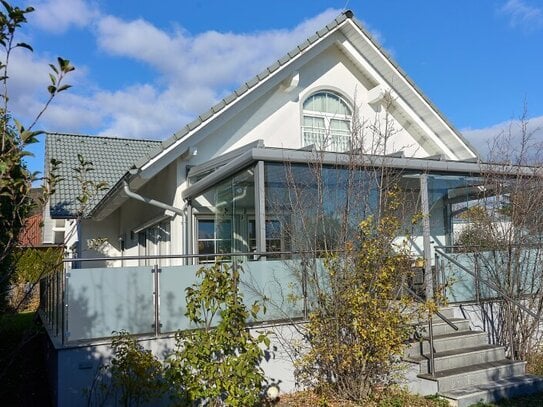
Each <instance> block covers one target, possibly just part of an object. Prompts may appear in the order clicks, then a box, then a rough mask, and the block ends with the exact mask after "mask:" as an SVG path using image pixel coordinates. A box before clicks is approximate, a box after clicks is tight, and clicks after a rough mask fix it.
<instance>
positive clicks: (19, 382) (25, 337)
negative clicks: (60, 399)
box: [0, 312, 50, 406]
mask: <svg viewBox="0 0 543 407" xmlns="http://www.w3.org/2000/svg"><path fill="white" fill-rule="evenodd" d="M35 317H36V314H35V313H34V312H24V313H19V314H9V315H5V316H3V317H2V324H0V371H1V372H2V374H1V375H0V377H2V385H1V386H0V400H2V405H5V406H49V405H50V397H49V393H48V384H47V375H46V368H45V360H44V353H45V351H44V348H43V347H44V343H45V341H44V339H45V338H44V335H45V334H44V332H43V331H42V330H41V328H40V327H39V325H38V324H37V323H36V319H35ZM4 373H6V374H4Z"/></svg>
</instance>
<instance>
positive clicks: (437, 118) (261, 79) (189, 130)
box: [90, 10, 478, 215]
mask: <svg viewBox="0 0 543 407" xmlns="http://www.w3.org/2000/svg"><path fill="white" fill-rule="evenodd" d="M351 23H352V24H351ZM344 27H345V28H344ZM338 30H343V31H342V33H343V34H344V36H345V38H346V39H348V40H350V41H353V43H356V46H357V47H358V52H359V53H361V54H364V52H367V53H368V55H366V54H364V57H365V58H366V60H365V61H364V64H366V65H367V67H369V68H368V69H370V70H374V71H376V72H377V73H382V72H384V73H383V75H381V76H382V78H383V80H384V81H385V82H387V84H388V85H389V86H390V88H391V89H394V90H395V91H396V94H397V95H398V96H399V97H400V98H401V100H402V103H404V102H405V103H404V104H405V106H407V107H408V108H410V109H411V110H413V111H415V112H421V121H420V122H421V123H422V125H423V126H425V127H427V128H429V129H430V132H431V133H433V134H435V135H436V137H437V138H438V139H439V142H441V141H442V140H441V139H442V138H443V139H447V143H448V145H447V146H446V148H448V149H449V150H450V151H451V152H452V153H453V154H454V155H455V156H456V157H457V159H460V160H472V159H474V158H478V154H477V151H476V150H475V148H473V147H472V146H471V145H470V144H469V142H468V141H467V140H466V139H465V138H464V137H463V136H462V134H461V133H460V132H459V131H458V130H456V129H455V128H454V126H452V125H451V123H449V122H448V120H447V119H446V118H445V116H444V115H443V114H442V113H441V112H440V111H439V110H438V109H437V107H436V106H434V104H433V103H432V102H431V101H430V100H429V99H428V98H427V97H426V95H424V93H423V92H422V91H421V90H420V89H419V88H418V87H417V86H416V85H415V83H414V82H413V81H412V80H411V79H410V78H409V77H408V76H407V74H406V73H405V72H404V71H403V70H402V69H401V68H400V67H399V66H398V64H397V63H396V62H395V61H394V60H393V59H392V58H391V57H390V56H389V55H388V53H387V52H386V51H385V50H384V49H383V48H381V46H380V45H379V44H378V43H377V42H376V41H375V40H374V39H373V38H372V36H371V34H370V33H369V32H368V31H367V30H366V29H365V28H364V27H363V25H362V24H361V22H360V21H358V20H357V19H356V18H354V14H353V12H352V11H351V10H347V11H344V12H342V13H341V14H340V15H339V16H338V17H336V18H335V19H334V20H333V21H332V22H330V23H329V24H327V25H326V26H325V27H323V28H322V29H320V30H319V31H317V32H316V33H315V34H313V35H312V36H310V37H309V38H307V39H306V40H305V41H303V42H302V43H301V44H299V45H298V46H296V47H295V48H293V49H292V50H291V51H289V52H288V53H287V54H286V55H284V56H283V57H282V58H280V59H278V60H277V61H276V62H274V63H273V64H271V65H270V66H268V67H267V68H266V69H264V70H263V71H262V72H261V73H259V74H258V75H256V76H254V77H253V78H251V79H250V80H248V81H247V82H245V83H244V84H242V85H241V86H240V87H239V88H238V89H236V90H235V91H234V92H232V93H231V94H230V95H228V96H226V97H225V98H224V99H222V100H221V101H219V102H218V103H217V104H215V105H214V106H213V107H211V108H210V109H209V110H208V111H206V112H205V113H203V114H201V115H199V116H198V117H197V118H196V119H195V120H193V121H192V122H190V123H189V124H187V125H186V126H184V127H183V128H182V129H181V130H179V131H178V132H176V133H175V134H174V135H172V136H171V137H169V138H168V139H166V140H164V141H163V142H162V143H161V144H160V145H159V146H158V148H157V149H156V150H153V151H149V152H148V153H147V154H144V155H143V156H141V157H140V158H139V159H138V160H137V161H135V162H134V163H133V165H132V166H131V167H127V168H126V170H127V171H128V169H130V171H129V172H126V174H125V177H124V178H123V179H128V180H130V179H132V180H133V179H135V178H137V177H138V176H140V175H142V173H144V172H148V173H149V175H145V176H143V177H140V180H139V181H140V182H139V183H138V185H137V187H139V186H141V185H143V184H144V183H145V182H146V180H148V179H149V178H150V177H151V176H152V175H154V174H156V173H157V172H158V171H159V170H160V169H162V168H164V167H165V166H166V165H168V164H169V163H171V162H172V161H173V160H174V159H175V158H177V157H178V156H179V155H181V154H182V153H183V152H184V151H188V149H189V148H190V147H191V146H190V145H189V144H188V143H189V139H190V138H191V137H192V136H193V135H195V134H196V133H198V132H199V131H200V129H202V128H203V127H205V126H206V125H208V124H209V123H210V122H211V121H213V120H214V119H216V118H218V117H219V116H222V115H223V114H226V112H228V111H229V110H230V108H231V107H233V106H235V105H238V104H239V103H240V102H241V101H242V100H244V99H245V98H248V97H249V95H250V94H253V93H254V92H255V91H256V89H258V88H259V87H260V86H262V85H263V84H264V83H266V82H267V81H270V80H271V79H272V78H273V77H276V76H277V75H278V74H279V73H280V72H282V71H284V70H285V69H286V67H287V66H288V65H290V64H291V63H292V62H293V61H296V60H297V59H298V58H300V57H301V56H302V55H304V54H305V53H306V52H308V51H309V50H310V49H311V48H312V47H314V46H316V45H317V44H318V43H319V42H321V41H323V40H324V39H325V38H327V37H328V36H330V35H331V34H333V33H334V32H336V31H338ZM361 50H363V51H364V52H362V51H361ZM343 51H344V52H345V53H349V52H350V51H349V50H345V49H343ZM353 62H354V63H355V64H356V63H357V62H356V61H353ZM385 90H386V89H385ZM441 144H442V145H443V143H441ZM450 158H452V157H450ZM151 174H152V175H151ZM121 184H122V180H121V179H120V178H119V179H118V181H117V184H115V186H114V187H113V188H112V189H111V190H110V191H108V193H107V195H105V196H104V199H103V201H102V202H99V203H98V204H99V205H97V207H96V208H94V209H93V210H92V211H91V212H90V215H94V214H95V212H96V211H100V210H101V209H100V208H103V207H104V206H105V205H106V203H107V201H108V200H109V199H110V198H112V197H113V196H115V195H116V194H117V193H118V192H119V191H120V190H121V189H122V188H121ZM137 187H136V188H137ZM119 202H120V200H118V201H117V205H118V204H119Z"/></svg>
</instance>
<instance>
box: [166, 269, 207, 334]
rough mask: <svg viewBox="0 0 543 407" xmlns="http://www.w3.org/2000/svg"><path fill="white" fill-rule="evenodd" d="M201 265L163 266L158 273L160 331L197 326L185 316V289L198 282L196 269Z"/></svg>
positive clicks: (173, 330) (172, 330)
mask: <svg viewBox="0 0 543 407" xmlns="http://www.w3.org/2000/svg"><path fill="white" fill-rule="evenodd" d="M201 267H202V265H194V266H175V267H164V268H163V269H162V272H161V273H160V323H161V324H162V328H161V332H163V333H167V332H175V331H177V330H179V329H194V328H197V327H196V326H194V325H193V324H191V323H190V321H189V319H188V318H187V317H186V316H185V313H186V312H187V302H186V289H187V288H188V287H191V286H192V285H194V284H196V283H199V279H197V278H196V271H198V270H199V269H200V268H201Z"/></svg>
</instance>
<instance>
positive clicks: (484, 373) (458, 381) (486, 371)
mask: <svg viewBox="0 0 543 407" xmlns="http://www.w3.org/2000/svg"><path fill="white" fill-rule="evenodd" d="M525 365H526V362H517V361H511V360H508V359H503V360H497V361H493V362H486V363H478V364H474V365H470V366H465V367H458V368H455V369H448V370H441V371H437V372H436V374H435V376H431V375H429V374H421V375H419V377H421V378H423V379H426V380H434V381H437V382H438V389H439V393H444V392H449V391H451V390H455V389H461V388H464V387H470V386H478V385H484V384H488V383H492V382H495V381H496V380H501V379H508V378H511V377H515V376H524V373H525Z"/></svg>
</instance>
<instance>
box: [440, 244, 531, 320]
mask: <svg viewBox="0 0 543 407" xmlns="http://www.w3.org/2000/svg"><path fill="white" fill-rule="evenodd" d="M434 250H435V251H436V253H438V254H439V255H441V256H443V257H444V258H445V259H447V260H449V261H450V262H451V263H453V264H454V265H455V266H457V267H459V268H460V269H462V270H463V271H465V272H466V273H468V274H469V275H471V276H472V277H473V278H475V279H477V280H478V281H479V282H480V283H483V284H484V285H486V286H487V287H489V288H490V289H492V290H494V291H496V292H497V293H498V294H499V295H501V296H502V297H503V298H505V299H506V300H508V301H510V302H511V303H513V304H514V305H516V306H517V307H519V308H520V309H521V310H523V311H525V312H526V313H527V314H529V315H530V316H532V317H533V318H536V319H539V318H540V317H539V316H538V315H537V314H536V313H534V312H533V311H532V310H530V309H529V308H527V307H526V306H524V305H522V304H521V303H520V302H518V301H516V300H515V299H514V298H512V297H510V296H509V295H507V294H506V293H504V292H503V291H502V290H501V289H500V288H499V287H498V286H497V285H496V284H494V283H492V282H490V281H488V280H485V279H483V278H481V276H480V275H479V273H474V272H473V271H471V270H470V269H468V268H467V267H466V266H464V265H463V264H462V263H460V262H459V261H457V260H456V259H454V258H452V257H451V256H449V255H448V254H447V253H444V252H443V251H442V250H440V249H439V247H435V248H434Z"/></svg>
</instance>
